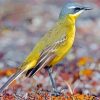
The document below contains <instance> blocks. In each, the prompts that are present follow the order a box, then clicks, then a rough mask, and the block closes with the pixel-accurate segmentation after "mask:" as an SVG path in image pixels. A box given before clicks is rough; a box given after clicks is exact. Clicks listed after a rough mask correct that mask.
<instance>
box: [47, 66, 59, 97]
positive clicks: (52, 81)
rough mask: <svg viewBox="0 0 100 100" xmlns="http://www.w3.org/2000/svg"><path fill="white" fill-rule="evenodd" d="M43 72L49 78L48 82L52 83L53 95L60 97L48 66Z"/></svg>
mask: <svg viewBox="0 0 100 100" xmlns="http://www.w3.org/2000/svg"><path fill="white" fill-rule="evenodd" d="M45 70H46V71H47V72H48V74H49V77H50V80H51V83H52V87H53V92H54V93H53V95H55V96H59V95H60V92H59V91H58V90H57V86H56V84H55V80H54V79H53V77H52V71H51V69H50V67H48V66H47V67H45Z"/></svg>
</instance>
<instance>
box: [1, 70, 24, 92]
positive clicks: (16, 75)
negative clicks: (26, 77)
mask: <svg viewBox="0 0 100 100" xmlns="http://www.w3.org/2000/svg"><path fill="white" fill-rule="evenodd" d="M24 71H25V70H18V71H17V72H16V73H15V74H13V75H12V76H11V77H10V78H9V79H8V81H7V82H6V83H5V84H4V85H3V86H2V87H1V88H0V93H2V92H3V90H4V89H5V88H6V87H7V86H9V85H10V84H11V83H12V82H13V81H14V80H15V79H16V78H17V77H19V76H20V75H21V74H22V73H23V72H24Z"/></svg>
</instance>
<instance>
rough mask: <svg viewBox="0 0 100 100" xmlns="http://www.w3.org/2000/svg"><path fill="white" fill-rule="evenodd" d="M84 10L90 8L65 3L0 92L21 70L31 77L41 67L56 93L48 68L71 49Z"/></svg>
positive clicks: (0, 90) (0, 89)
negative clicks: (55, 20)
mask: <svg viewBox="0 0 100 100" xmlns="http://www.w3.org/2000/svg"><path fill="white" fill-rule="evenodd" d="M85 10H90V8H88V7H85V6H83V5H80V4H78V3H68V4H65V5H64V7H63V8H62V10H61V12H60V16H59V19H58V21H57V22H56V24H55V25H54V27H53V28H52V29H51V30H50V31H49V32H48V33H47V34H45V35H44V36H43V37H42V38H41V40H40V41H38V42H37V44H36V46H35V47H34V49H33V50H32V52H31V53H30V54H29V56H28V57H27V58H26V59H25V60H24V62H23V63H22V64H21V65H20V66H19V67H18V70H17V72H16V73H15V74H14V75H12V76H11V77H10V78H9V80H8V81H7V82H6V83H5V84H4V85H3V86H2V87H1V88H0V93H1V92H2V91H3V90H4V89H5V88H6V87H7V86H8V85H9V84H10V83H11V82H12V81H14V80H15V79H16V78H17V77H18V76H19V75H21V74H22V73H23V72H26V71H27V73H26V76H28V77H31V76H33V75H34V74H35V73H36V72H37V71H39V70H40V69H41V68H45V69H46V70H47V71H48V73H49V76H50V79H51V82H52V86H53V89H54V92H56V93H57V88H56V85H55V83H54V80H53V78H52V76H51V73H50V70H49V68H50V67H52V66H54V65H55V64H56V63H58V62H59V61H60V60H61V59H63V58H64V56H65V55H66V54H67V53H68V51H69V50H70V49H71V47H72V44H73V42H74V37H75V22H76V19H77V18H78V16H79V15H80V14H81V13H82V12H83V11H85Z"/></svg>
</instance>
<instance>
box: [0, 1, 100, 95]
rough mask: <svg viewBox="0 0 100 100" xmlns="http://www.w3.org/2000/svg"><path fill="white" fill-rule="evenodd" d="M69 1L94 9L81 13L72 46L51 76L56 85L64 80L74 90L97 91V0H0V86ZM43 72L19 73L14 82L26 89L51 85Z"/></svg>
mask: <svg viewBox="0 0 100 100" xmlns="http://www.w3.org/2000/svg"><path fill="white" fill-rule="evenodd" d="M69 1H74V2H79V3H81V4H85V5H89V6H91V7H93V10H91V11H87V12H84V13H83V14H82V15H81V16H80V18H79V20H78V21H77V23H76V26H77V29H76V38H75V43H74V45H73V48H72V50H71V52H70V53H69V54H68V55H67V56H66V57H65V59H64V60H63V61H61V62H60V63H59V64H57V65H56V66H55V68H53V70H54V71H53V76H54V77H55V79H56V83H57V85H58V88H61V87H62V86H65V85H66V84H65V81H67V82H69V84H70V85H71V86H72V88H73V89H74V90H75V91H76V92H77V91H78V92H80V93H81V92H82V93H86V94H87V93H89V94H94V95H100V0H0V87H1V86H2V85H3V84H4V83H5V82H6V81H7V80H8V77H9V76H10V75H11V74H13V73H14V72H15V71H16V67H17V66H19V65H20V64H21V63H22V62H23V60H24V59H25V57H26V56H27V55H28V54H29V52H30V51H31V50H32V49H33V47H34V45H35V44H36V42H37V41H38V40H39V39H40V38H41V36H43V35H44V34H45V33H46V32H48V30H49V29H50V28H52V27H53V25H54V23H55V22H56V21H57V19H58V17H59V12H60V10H61V7H62V5H63V4H64V3H65V2H69ZM73 72H74V73H73ZM44 73H45V72H44V70H42V71H41V72H38V73H37V74H36V75H35V76H34V77H33V78H31V79H28V78H27V79H26V78H22V77H23V76H22V77H21V78H20V79H17V81H16V84H21V85H22V86H23V87H24V86H25V87H24V88H27V89H29V88H31V87H33V89H34V87H35V86H36V85H37V84H42V85H43V88H44V89H47V87H50V88H49V89H51V85H50V80H49V77H48V75H47V73H45V74H44ZM29 82H30V84H28V83H29ZM44 83H45V84H44ZM10 88H11V87H10ZM27 89H26V90H27Z"/></svg>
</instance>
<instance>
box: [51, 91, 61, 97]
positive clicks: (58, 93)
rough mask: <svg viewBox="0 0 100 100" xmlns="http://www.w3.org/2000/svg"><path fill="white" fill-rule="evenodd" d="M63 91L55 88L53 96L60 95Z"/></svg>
mask: <svg viewBox="0 0 100 100" xmlns="http://www.w3.org/2000/svg"><path fill="white" fill-rule="evenodd" d="M61 94H62V93H61V92H60V91H58V90H54V91H53V92H52V94H51V95H52V96H60V95H61Z"/></svg>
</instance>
